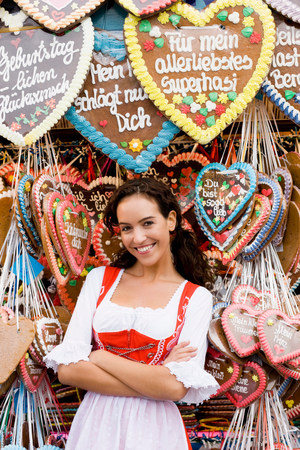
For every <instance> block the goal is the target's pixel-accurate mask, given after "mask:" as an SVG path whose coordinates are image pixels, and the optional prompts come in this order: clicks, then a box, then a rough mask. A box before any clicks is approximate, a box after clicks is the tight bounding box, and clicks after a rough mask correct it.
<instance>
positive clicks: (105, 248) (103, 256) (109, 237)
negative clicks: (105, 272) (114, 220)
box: [92, 220, 123, 266]
mask: <svg viewBox="0 0 300 450" xmlns="http://www.w3.org/2000/svg"><path fill="white" fill-rule="evenodd" d="M92 243H93V247H94V250H95V255H96V256H97V258H99V261H100V262H102V264H103V265H105V266H108V265H110V264H111V263H112V262H113V259H114V255H116V254H117V253H118V252H119V251H120V250H121V249H122V248H123V243H122V239H121V236H120V235H119V234H115V235H113V234H111V233H110V231H109V230H108V229H107V227H106V226H105V225H104V222H103V221H102V220H100V221H99V222H98V223H97V225H96V226H95V229H94V233H93V240H92Z"/></svg>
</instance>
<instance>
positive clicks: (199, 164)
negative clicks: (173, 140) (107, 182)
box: [128, 152, 209, 214]
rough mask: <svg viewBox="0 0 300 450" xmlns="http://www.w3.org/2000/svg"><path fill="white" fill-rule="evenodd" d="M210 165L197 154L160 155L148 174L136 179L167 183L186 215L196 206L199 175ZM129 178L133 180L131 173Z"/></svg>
mask: <svg viewBox="0 0 300 450" xmlns="http://www.w3.org/2000/svg"><path fill="white" fill-rule="evenodd" d="M208 164H209V160H208V159H207V158H206V156H204V155H202V154H201V153H197V152H182V153H179V154H178V155H175V156H168V155H159V156H158V157H157V159H156V161H154V162H153V164H152V165H151V167H149V169H148V170H147V172H144V173H143V174H141V175H134V177H135V178H138V177H142V178H148V177H154V178H155V179H156V180H159V181H162V182H163V183H165V184H166V185H167V186H169V188H170V189H171V191H172V192H173V194H174V195H175V197H176V198H177V200H178V203H179V205H180V208H181V211H182V214H184V213H186V212H187V211H188V210H189V209H190V208H191V207H192V206H193V204H194V198H195V184H196V179H197V175H198V173H199V172H200V170H201V169H203V167H205V166H207V165H208ZM128 178H129V179H131V178H133V175H132V174H131V173H130V172H128Z"/></svg>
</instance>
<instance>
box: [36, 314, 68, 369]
mask: <svg viewBox="0 0 300 450" xmlns="http://www.w3.org/2000/svg"><path fill="white" fill-rule="evenodd" d="M34 324H35V327H36V333H35V337H34V339H33V342H32V348H33V351H34V352H32V353H31V348H29V352H30V353H31V355H32V357H33V358H34V359H35V354H34V353H36V354H37V356H38V358H39V359H38V362H40V361H43V358H44V356H46V355H47V354H48V353H49V352H50V351H51V350H53V348H54V347H56V346H57V345H59V344H61V343H62V340H63V330H62V327H61V324H60V322H59V320H58V319H53V318H50V317H38V318H35V319H34Z"/></svg>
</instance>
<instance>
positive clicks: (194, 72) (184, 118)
mask: <svg viewBox="0 0 300 450" xmlns="http://www.w3.org/2000/svg"><path fill="white" fill-rule="evenodd" d="M229 5H230V6H229ZM124 32H125V42H126V45H127V48H128V53H129V57H130V60H131V65H132V67H133V71H134V74H135V76H136V77H137V79H138V80H139V81H140V83H141V85H142V86H143V88H144V89H145V91H146V92H147V94H148V95H149V98H150V99H151V100H152V101H153V102H154V104H155V105H156V106H157V107H158V108H159V109H160V110H161V111H162V112H163V113H164V114H165V116H166V117H169V118H170V119H171V120H172V121H173V122H174V123H175V124H176V125H177V126H178V127H180V128H181V129H182V130H183V131H184V132H185V133H187V134H188V135H190V136H191V137H192V138H193V139H194V140H195V141H198V142H200V143H202V144H207V143H208V142H209V141H211V140H212V139H213V138H214V137H215V136H217V135H218V134H219V133H220V132H221V131H222V130H223V129H224V128H226V127H227V126H228V124H230V123H231V122H232V121H233V120H235V119H236V118H237V117H238V115H239V114H240V113H241V112H242V111H243V110H244V109H245V108H246V106H247V104H248V103H250V102H251V101H252V99H253V98H254V96H255V94H256V92H257V91H258V89H259V87H260V85H261V84H262V82H263V80H264V78H265V76H266V74H267V73H268V70H269V65H270V63H271V57H272V53H273V48H274V42H275V28H274V21H273V17H272V14H271V11H270V10H269V9H268V7H267V6H266V5H265V4H264V3H263V2H261V1H260V0H250V1H249V0H242V1H239V0H237V1H234V0H233V1H231V2H230V3H228V2H226V1H224V0H217V1H215V2H213V3H212V4H210V5H209V6H208V7H207V8H206V9H205V10H203V11H201V12H199V11H198V10H196V9H195V8H193V7H192V6H189V5H187V4H182V3H180V2H178V3H176V4H175V5H173V6H172V7H171V8H170V9H169V10H168V11H165V12H163V13H160V14H159V15H156V16H153V17H150V18H149V19H147V20H142V21H141V20H140V19H137V18H136V17H134V16H128V17H127V19H126V20H125V24H124Z"/></svg>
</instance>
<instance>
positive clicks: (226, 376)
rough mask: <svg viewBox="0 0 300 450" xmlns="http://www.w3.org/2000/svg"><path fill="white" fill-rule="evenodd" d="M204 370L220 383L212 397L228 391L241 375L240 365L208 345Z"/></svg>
mask: <svg viewBox="0 0 300 450" xmlns="http://www.w3.org/2000/svg"><path fill="white" fill-rule="evenodd" d="M205 370H206V372H209V373H211V374H212V376H213V377H215V379H216V380H217V382H218V383H219V385H220V388H219V389H218V390H217V392H216V393H215V394H214V395H213V397H216V396H218V395H221V394H223V393H224V392H226V391H228V390H229V389H230V388H231V387H232V386H233V385H234V384H235V383H236V382H237V380H238V379H239V377H240V375H241V372H242V367H241V366H240V365H239V364H237V363H236V362H234V361H232V360H230V359H229V358H228V357H226V356H225V355H223V354H222V353H221V352H219V351H218V350H216V349H214V348H212V347H210V346H208V348H207V353H206V359H205Z"/></svg>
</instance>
